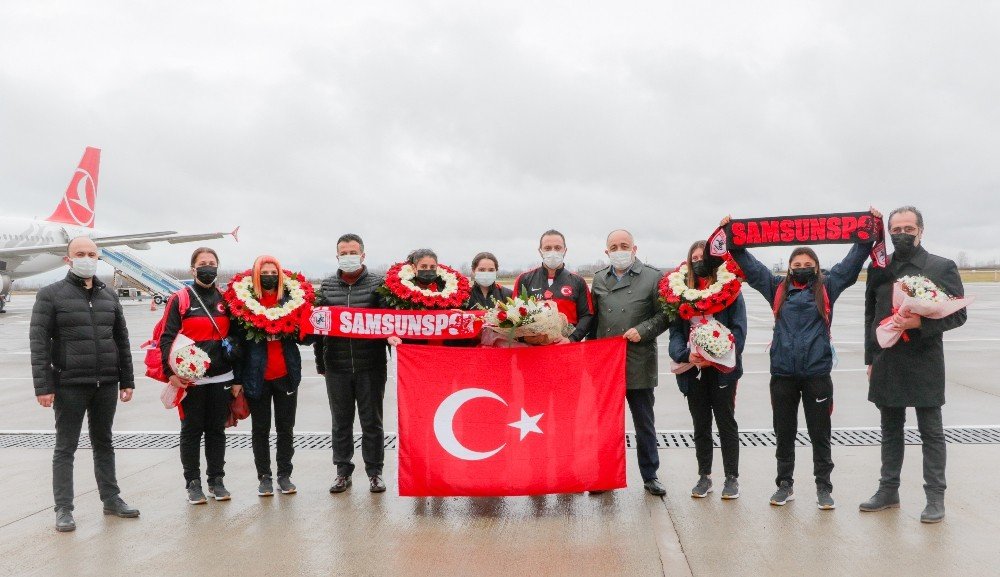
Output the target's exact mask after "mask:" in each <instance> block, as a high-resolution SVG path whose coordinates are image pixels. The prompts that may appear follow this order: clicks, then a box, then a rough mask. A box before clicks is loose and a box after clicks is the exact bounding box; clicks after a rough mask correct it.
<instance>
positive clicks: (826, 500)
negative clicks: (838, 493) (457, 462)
mask: <svg viewBox="0 0 1000 577" xmlns="http://www.w3.org/2000/svg"><path fill="white" fill-rule="evenodd" d="M816 506H817V507H819V508H820V509H822V510H823V511H832V510H833V509H836V508H837V505H836V504H834V502H833V495H831V494H830V490H829V489H826V488H824V489H816Z"/></svg>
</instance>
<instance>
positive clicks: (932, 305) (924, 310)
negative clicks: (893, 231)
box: [875, 275, 975, 349]
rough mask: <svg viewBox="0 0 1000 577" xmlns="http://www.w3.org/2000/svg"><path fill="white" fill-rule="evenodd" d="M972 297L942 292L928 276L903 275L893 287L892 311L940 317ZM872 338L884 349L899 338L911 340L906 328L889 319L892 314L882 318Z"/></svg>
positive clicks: (953, 310)
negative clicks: (955, 295)
mask: <svg viewBox="0 0 1000 577" xmlns="http://www.w3.org/2000/svg"><path fill="white" fill-rule="evenodd" d="M974 300H975V297H954V296H951V295H949V294H948V293H946V292H944V291H943V290H941V289H940V288H938V286H937V285H936V284H934V282H933V281H931V280H930V279H929V278H927V277H924V276H919V275H913V276H904V277H903V278H901V279H899V280H898V281H896V283H895V284H894V285H893V287H892V314H893V315H895V314H896V313H897V312H898V313H911V314H915V315H919V316H921V317H924V318H926V319H942V318H944V317H946V316H948V315H950V314H952V313H954V312H956V311H959V310H961V309H963V308H965V307H967V306H969V305H970V304H972V301H974ZM875 338H876V339H877V340H878V344H879V345H880V346H881V347H882V348H883V349H888V348H889V347H891V346H893V345H895V344H896V343H897V342H899V339H900V338H902V339H903V341H904V342H908V341H909V340H910V337H909V335H907V334H906V331H904V330H903V329H900V328H899V327H897V326H896V325H895V323H893V322H892V316H888V317H886V318H884V319H882V322H881V323H880V324H879V326H878V328H876V329H875Z"/></svg>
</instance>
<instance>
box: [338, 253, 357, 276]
mask: <svg viewBox="0 0 1000 577" xmlns="http://www.w3.org/2000/svg"><path fill="white" fill-rule="evenodd" d="M337 265H338V266H339V267H340V270H342V271H344V272H346V273H348V274H350V273H352V272H358V271H359V270H361V255H360V254H342V255H340V256H338V257H337Z"/></svg>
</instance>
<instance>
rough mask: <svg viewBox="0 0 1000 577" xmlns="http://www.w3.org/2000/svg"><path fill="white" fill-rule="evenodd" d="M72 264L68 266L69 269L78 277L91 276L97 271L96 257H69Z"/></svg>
mask: <svg viewBox="0 0 1000 577" xmlns="http://www.w3.org/2000/svg"><path fill="white" fill-rule="evenodd" d="M70 260H71V261H72V262H73V265H72V266H71V267H70V269H69V270H70V271H72V273H73V274H75V275H76V276H78V277H80V278H93V276H94V274H96V273H97V259H96V258H90V257H89V256H84V257H80V258H73V259H70Z"/></svg>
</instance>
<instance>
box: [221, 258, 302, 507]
mask: <svg viewBox="0 0 1000 577" xmlns="http://www.w3.org/2000/svg"><path fill="white" fill-rule="evenodd" d="M225 299H226V302H227V304H228V305H229V310H230V312H231V315H232V319H233V333H234V336H235V338H237V339H238V340H239V341H240V342H241V344H242V348H243V354H242V356H241V358H240V359H239V361H238V362H237V363H235V367H234V369H235V372H236V378H237V380H239V381H240V382H242V383H243V391H244V393H245V394H246V397H247V402H248V403H249V405H250V419H251V422H252V436H251V440H252V444H253V460H254V464H255V465H256V467H257V480H258V482H259V486H258V488H257V494H258V495H260V496H262V497H266V496H271V495H273V494H274V484H273V481H272V477H271V448H270V441H269V439H270V436H271V414H272V405H273V413H274V428H275V429H276V430H277V433H278V440H277V455H276V460H277V463H278V479H277V481H278V490H279V491H281V493H282V494H285V495H289V494H292V493H295V491H296V489H295V485H294V484H293V483H292V480H291V476H292V455H294V454H295V449H294V448H293V446H292V440H293V434H294V433H293V428H294V427H295V411H296V408H297V405H298V388H299V383H300V382H301V380H302V356H301V355H300V354H299V348H298V344H297V343H298V339H299V328H300V326H301V323H302V322H304V321H306V320H307V319H308V316H309V313H310V311H311V310H312V307H311V306H310V305H311V303H312V302H313V300H314V299H315V294H314V291H313V288H312V286H311V285H310V284H309V283H308V282H306V280H305V279H304V278H303V277H302V276H301V275H297V274H294V273H292V272H290V271H286V270H283V269H282V268H281V263H279V262H278V259H276V258H274V257H273V256H267V255H263V256H259V257H257V260H256V261H254V264H253V268H252V269H251V270H249V271H246V272H244V273H242V274H239V275H236V276H235V277H233V279H232V281H231V282H230V283H229V290H227V291H226V293H225Z"/></svg>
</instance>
